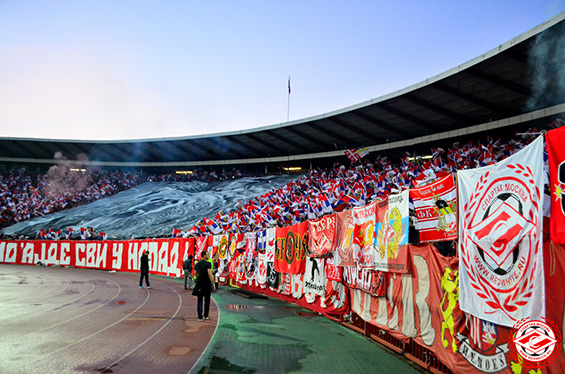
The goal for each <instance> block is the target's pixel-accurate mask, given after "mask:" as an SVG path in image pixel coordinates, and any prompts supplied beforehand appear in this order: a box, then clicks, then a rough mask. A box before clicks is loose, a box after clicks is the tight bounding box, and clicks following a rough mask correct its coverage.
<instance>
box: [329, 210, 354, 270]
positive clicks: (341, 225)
mask: <svg viewBox="0 0 565 374" xmlns="http://www.w3.org/2000/svg"><path fill="white" fill-rule="evenodd" d="M336 216H337V228H338V239H337V246H336V249H335V251H334V264H335V266H353V265H354V264H355V262H353V236H354V232H355V221H354V220H353V216H352V215H351V211H350V210H347V211H344V212H339V213H337V214H336Z"/></svg>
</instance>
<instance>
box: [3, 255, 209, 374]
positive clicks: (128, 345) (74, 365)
mask: <svg viewBox="0 0 565 374" xmlns="http://www.w3.org/2000/svg"><path fill="white" fill-rule="evenodd" d="M149 280H150V282H151V286H153V288H152V289H139V286H138V285H139V283H138V282H139V276H138V275H137V274H127V273H110V272H107V271H96V270H86V269H70V268H56V267H38V266H19V265H3V264H0V328H1V330H0V331H1V333H0V373H3V374H8V373H9V374H12V373H13V374H20V373H50V374H51V373H153V374H154V373H188V372H190V370H191V368H192V367H193V366H194V365H195V364H196V362H197V361H198V359H199V357H200V355H201V354H202V352H203V351H204V349H205V348H206V346H207V345H208V343H209V341H210V339H211V337H212V335H213V334H214V331H215V329H216V325H217V320H218V310H217V307H216V305H215V303H214V302H213V301H212V304H211V307H210V320H208V321H204V322H198V321H197V316H196V298H195V297H194V296H192V295H191V292H190V291H185V290H184V289H183V288H182V285H181V284H179V283H178V282H174V281H172V280H168V279H163V278H156V277H152V276H151V275H150V277H149Z"/></svg>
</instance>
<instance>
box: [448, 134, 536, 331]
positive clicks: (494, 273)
mask: <svg viewBox="0 0 565 374" xmlns="http://www.w3.org/2000/svg"><path fill="white" fill-rule="evenodd" d="M457 176H458V185H459V191H458V196H459V209H460V211H459V227H460V241H459V256H460V261H459V303H460V306H461V310H463V311H465V312H467V313H470V314H472V315H474V316H476V317H478V318H481V319H483V320H487V321H490V322H494V323H496V324H499V325H503V326H514V324H515V323H516V322H517V321H518V320H520V319H522V318H525V317H530V318H531V319H540V318H542V317H544V316H545V298H544V297H545V287H544V272H543V250H542V237H541V229H542V208H543V137H539V138H538V139H536V140H535V141H534V142H532V143H531V144H530V145H528V146H527V147H525V148H524V149H523V150H521V151H520V152H518V153H516V154H514V155H512V156H510V157H508V158H507V159H505V160H503V161H501V162H499V163H497V164H496V165H489V166H486V167H483V168H478V169H472V170H459V171H457Z"/></svg>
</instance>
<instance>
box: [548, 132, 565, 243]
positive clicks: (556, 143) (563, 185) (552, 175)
mask: <svg viewBox="0 0 565 374" xmlns="http://www.w3.org/2000/svg"><path fill="white" fill-rule="evenodd" d="M545 140H546V142H547V156H548V161H549V184H550V191H551V223H550V235H551V240H552V241H553V242H555V243H565V196H564V195H563V192H564V191H565V147H563V144H564V143H565V127H559V128H557V129H554V130H550V131H549V132H548V133H547V135H546V136H545Z"/></svg>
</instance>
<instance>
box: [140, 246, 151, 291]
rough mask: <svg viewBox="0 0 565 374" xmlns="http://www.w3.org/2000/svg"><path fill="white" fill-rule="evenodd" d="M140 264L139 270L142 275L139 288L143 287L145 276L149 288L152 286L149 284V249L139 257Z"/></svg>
mask: <svg viewBox="0 0 565 374" xmlns="http://www.w3.org/2000/svg"><path fill="white" fill-rule="evenodd" d="M139 261H140V266H139V271H140V272H141V276H140V277H139V288H143V278H144V277H145V285H146V286H147V288H151V285H150V284H149V261H150V260H149V251H145V252H143V254H142V255H141V258H140V259H139Z"/></svg>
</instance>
